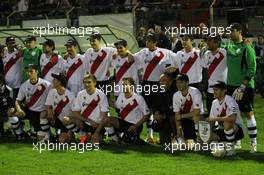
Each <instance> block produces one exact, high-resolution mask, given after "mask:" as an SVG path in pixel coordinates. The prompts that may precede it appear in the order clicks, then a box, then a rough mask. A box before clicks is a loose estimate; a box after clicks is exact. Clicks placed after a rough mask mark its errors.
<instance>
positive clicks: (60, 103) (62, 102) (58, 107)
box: [54, 96, 70, 116]
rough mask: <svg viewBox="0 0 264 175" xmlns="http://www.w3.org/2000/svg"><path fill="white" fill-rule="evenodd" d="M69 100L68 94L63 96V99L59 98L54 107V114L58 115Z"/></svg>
mask: <svg viewBox="0 0 264 175" xmlns="http://www.w3.org/2000/svg"><path fill="white" fill-rule="evenodd" d="M69 102H70V100H69V98H68V96H65V99H64V100H63V99H61V100H60V102H59V103H58V104H57V106H56V108H55V109H54V114H55V116H59V115H60V113H61V111H62V110H63V108H64V107H65V106H66V105H67V104H68V103H69Z"/></svg>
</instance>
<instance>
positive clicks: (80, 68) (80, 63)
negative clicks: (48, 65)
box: [64, 39, 87, 96]
mask: <svg viewBox="0 0 264 175" xmlns="http://www.w3.org/2000/svg"><path fill="white" fill-rule="evenodd" d="M65 46H66V48H67V58H66V61H65V64H64V71H65V72H66V76H67V80H68V84H67V88H68V89H69V90H70V91H71V92H73V93H74V95H75V96H77V94H78V92H79V91H81V90H82V89H83V83H82V81H83V77H84V75H85V68H86V66H87V65H86V62H85V61H84V57H83V56H82V55H80V54H77V50H76V46H77V43H76V41H75V40H73V39H69V40H68V41H67V43H66V44H65Z"/></svg>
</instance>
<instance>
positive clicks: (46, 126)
mask: <svg viewBox="0 0 264 175" xmlns="http://www.w3.org/2000/svg"><path fill="white" fill-rule="evenodd" d="M40 127H41V130H42V131H43V132H45V133H46V136H45V137H46V138H47V139H49V138H50V126H49V122H48V120H47V119H46V118H40Z"/></svg>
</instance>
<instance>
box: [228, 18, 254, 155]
mask: <svg viewBox="0 0 264 175" xmlns="http://www.w3.org/2000/svg"><path fill="white" fill-rule="evenodd" d="M230 27H231V34H230V38H231V41H230V43H228V44H227V46H226V50H227V67H228V73H227V85H228V87H227V94H228V95H232V96H233V97H234V98H235V100H236V101H237V103H238V105H239V109H240V111H241V112H243V113H244V115H245V116H246V117H247V129H248V134H249V137H250V146H251V150H250V152H251V153H254V152H256V151H257V127H256V126H257V125H256V120H255V117H254V112H253V101H254V86H255V82H254V77H255V74H256V54H255V51H254V48H253V46H252V45H251V44H250V43H249V42H248V41H246V40H244V39H243V36H242V26H241V25H240V24H239V23H233V24H231V26H230ZM231 110H232V109H231ZM237 147H241V146H240V143H239V142H238V143H237Z"/></svg>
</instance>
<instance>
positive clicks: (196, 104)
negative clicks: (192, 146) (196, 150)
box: [173, 74, 203, 140]
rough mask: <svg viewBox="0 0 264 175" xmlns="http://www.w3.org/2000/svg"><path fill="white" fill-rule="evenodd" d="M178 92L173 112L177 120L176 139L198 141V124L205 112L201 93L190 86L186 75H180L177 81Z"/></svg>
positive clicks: (174, 97) (174, 98) (174, 99)
mask: <svg viewBox="0 0 264 175" xmlns="http://www.w3.org/2000/svg"><path fill="white" fill-rule="evenodd" d="M176 85H177V88H178V91H177V92H176V93H175V94H174V95H173V112H175V120H176V130H177V135H176V139H178V138H184V139H185V140H189V139H190V140H196V139H197V136H198V122H199V120H200V114H201V113H202V112H203V101H202V94H201V92H200V91H199V90H198V89H197V88H194V87H191V86H189V78H188V76H187V75H186V74H179V75H178V76H177V79H176Z"/></svg>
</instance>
